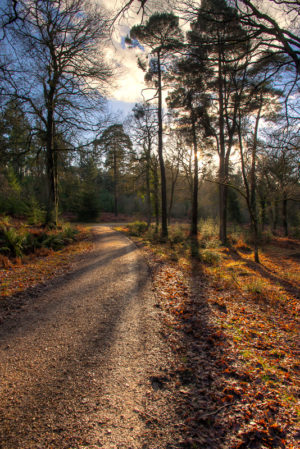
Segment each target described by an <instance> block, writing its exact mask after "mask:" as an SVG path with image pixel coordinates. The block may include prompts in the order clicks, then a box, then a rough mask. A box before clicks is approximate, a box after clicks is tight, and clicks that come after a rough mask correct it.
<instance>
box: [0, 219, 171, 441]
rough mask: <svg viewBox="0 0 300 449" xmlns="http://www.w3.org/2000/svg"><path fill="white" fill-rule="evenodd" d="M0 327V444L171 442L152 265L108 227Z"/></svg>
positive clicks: (165, 359) (167, 358)
mask: <svg viewBox="0 0 300 449" xmlns="http://www.w3.org/2000/svg"><path fill="white" fill-rule="evenodd" d="M96 232H97V241H96V242H95V246H94V249H93V251H92V252H91V253H89V254H88V255H86V256H84V257H83V258H81V260H80V261H79V262H77V264H76V265H75V266H74V267H73V269H72V271H71V272H69V273H68V274H66V275H65V276H62V277H60V278H59V279H55V280H54V281H53V282H51V283H50V284H49V285H48V286H46V287H44V288H43V289H42V290H41V291H40V292H39V293H38V294H35V295H34V294H32V295H30V296H28V297H24V298H21V299H20V298H19V299H18V301H17V304H18V306H17V308H16V310H10V313H9V316H7V317H6V319H4V320H3V322H2V324H1V326H0V360H1V365H0V379H1V384H0V448H1V449H15V448H20V449H33V448H34V449H46V448H49V449H50V448H51V449H54V448H60V449H64V448H66V449H75V448H80V449H83V448H105V449H116V448H127V449H130V448H132V449H148V448H149V449H162V448H166V449H167V448H168V449H171V448H173V447H174V448H175V447H178V446H176V444H175V440H178V438H179V436H178V435H176V411H175V404H174V400H173V399H174V398H173V396H174V392H172V388H171V387H170V388H166V384H167V382H168V379H167V378H164V376H163V373H164V372H167V370H168V366H169V364H170V363H173V361H172V360H171V359H172V354H171V353H170V352H169V351H170V350H169V348H168V345H167V344H166V342H165V341H164V340H163V339H162V337H160V334H161V332H160V322H161V320H160V313H162V312H161V311H160V309H159V308H158V307H155V306H156V304H155V301H156V300H155V295H154V293H153V291H152V285H151V277H150V274H149V270H148V267H147V264H146V263H145V261H144V259H143V257H142V255H141V253H140V252H139V250H138V249H137V248H136V246H135V245H134V244H133V243H132V242H131V241H130V240H128V239H127V238H126V237H125V236H123V235H121V234H118V233H117V232H114V231H112V230H111V229H110V228H108V227H104V226H99V227H97V229H96Z"/></svg>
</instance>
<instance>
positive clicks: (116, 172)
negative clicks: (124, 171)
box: [113, 151, 118, 217]
mask: <svg viewBox="0 0 300 449" xmlns="http://www.w3.org/2000/svg"><path fill="white" fill-rule="evenodd" d="M113 158H114V160H113V164H114V212H115V216H116V217H117V216H118V179H117V177H118V170H117V155H116V151H114V156H113Z"/></svg>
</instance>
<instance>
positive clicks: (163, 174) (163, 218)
mask: <svg viewBox="0 0 300 449" xmlns="http://www.w3.org/2000/svg"><path fill="white" fill-rule="evenodd" d="M157 70H158V108H157V116H158V158H159V165H160V178H161V236H162V237H163V238H167V237H168V223H167V188H166V171H165V163H164V158H163V126H162V82H161V63H160V52H159V51H158V52H157Z"/></svg>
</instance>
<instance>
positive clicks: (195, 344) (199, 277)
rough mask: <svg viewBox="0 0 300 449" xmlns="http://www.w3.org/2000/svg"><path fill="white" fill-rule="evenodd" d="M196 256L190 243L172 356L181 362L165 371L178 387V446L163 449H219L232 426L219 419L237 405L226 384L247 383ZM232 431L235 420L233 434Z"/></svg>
mask: <svg viewBox="0 0 300 449" xmlns="http://www.w3.org/2000/svg"><path fill="white" fill-rule="evenodd" d="M198 251H199V248H198V247H197V242H196V241H192V246H191V262H192V273H191V274H190V284H189V294H188V296H186V298H184V299H183V301H182V302H181V305H180V313H178V314H176V317H177V329H178V335H179V339H180V346H179V348H178V349H177V351H179V353H178V354H177V356H178V358H179V360H181V361H182V363H179V365H178V367H177V368H176V367H175V368H173V369H171V370H170V372H169V377H170V378H172V379H174V378H175V381H176V382H177V384H179V385H180V386H179V387H178V397H177V398H176V400H175V404H176V410H177V414H178V418H177V419H178V422H179V423H181V424H179V426H180V431H181V432H180V434H181V441H178V442H177V443H175V441H174V444H173V445H167V446H166V449H175V448H186V449H200V448H201V449H202V448H205V449H216V448H222V447H225V446H223V445H224V444H225V441H226V439H227V437H228V434H229V433H230V432H232V428H231V425H232V424H230V423H229V421H228V419H227V418H226V419H225V417H226V416H227V415H228V414H231V415H232V416H233V415H234V414H235V410H236V409H238V403H239V402H240V401H242V397H241V396H240V395H239V393H237V392H235V393H232V394H231V392H229V391H228V384H229V383H230V382H231V380H232V381H234V382H243V383H244V384H247V382H251V379H250V377H249V376H248V375H247V373H244V372H242V371H240V372H237V371H236V370H235V369H234V366H233V364H234V357H233V356H232V353H231V346H230V342H229V341H228V340H227V338H226V336H225V335H224V334H223V333H222V331H220V327H218V326H217V325H216V323H215V322H214V317H213V313H212V305H211V303H210V302H209V301H208V294H209V292H208V284H207V279H206V275H205V273H204V271H203V266H202V264H201V262H200V261H199V256H198V257H195V256H197V252H198ZM198 254H199V253H198ZM223 312H226V311H225V310H223ZM171 313H173V312H171ZM162 380H164V379H162ZM238 429H239V424H238V420H237V422H236V423H235V429H234V432H235V433H237V432H238Z"/></svg>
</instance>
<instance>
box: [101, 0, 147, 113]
mask: <svg viewBox="0 0 300 449" xmlns="http://www.w3.org/2000/svg"><path fill="white" fill-rule="evenodd" d="M102 3H103V5H104V7H105V8H106V9H108V10H109V11H110V12H113V13H116V11H119V10H120V9H121V8H122V6H123V5H124V0H102ZM138 3H139V2H137V1H136V5H137V6H135V5H134V4H133V5H132V8H131V9H130V11H127V12H126V13H125V15H123V16H122V17H120V18H119V19H118V20H117V21H116V23H115V26H114V30H113V33H112V44H111V45H110V47H109V48H107V49H106V57H107V58H108V59H109V60H111V61H113V62H114V64H115V65H116V80H115V85H114V87H113V89H112V90H111V92H110V94H109V96H108V100H109V109H111V110H112V112H114V113H120V114H121V115H123V117H125V116H126V115H127V114H129V113H130V112H131V110H132V108H133V107H134V105H135V103H137V102H140V101H142V96H141V91H142V89H143V88H144V87H145V84H144V73H143V71H142V70H141V69H139V68H138V67H137V55H138V54H142V53H143V51H142V50H141V49H139V48H136V49H129V48H127V47H126V46H125V44H124V39H125V37H126V36H127V35H128V34H129V31H130V28H131V27H132V26H133V25H135V24H140V23H141V14H137V10H138V9H137V8H138Z"/></svg>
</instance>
